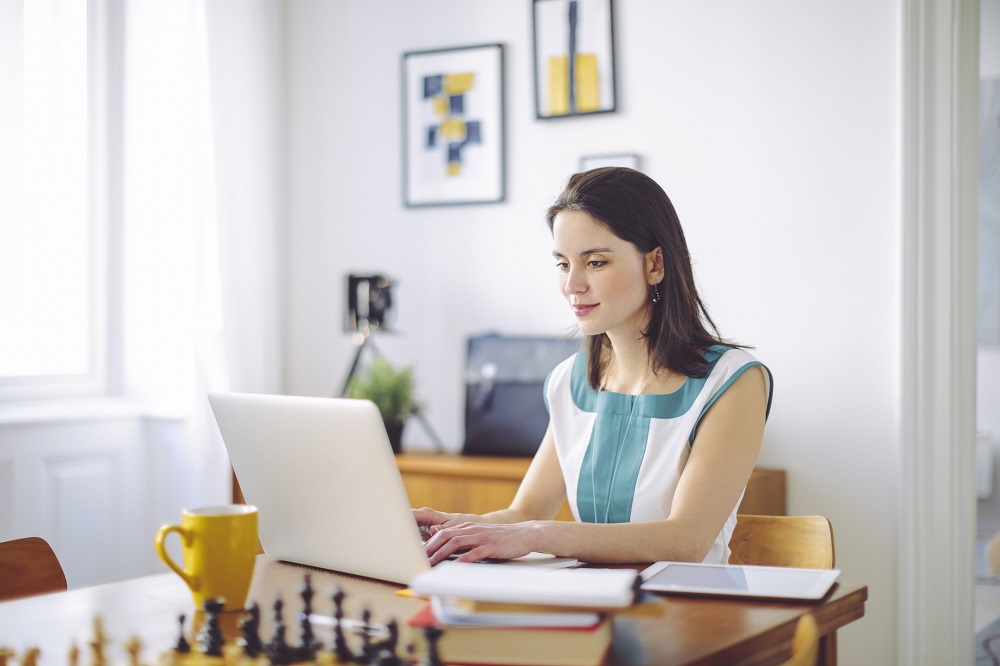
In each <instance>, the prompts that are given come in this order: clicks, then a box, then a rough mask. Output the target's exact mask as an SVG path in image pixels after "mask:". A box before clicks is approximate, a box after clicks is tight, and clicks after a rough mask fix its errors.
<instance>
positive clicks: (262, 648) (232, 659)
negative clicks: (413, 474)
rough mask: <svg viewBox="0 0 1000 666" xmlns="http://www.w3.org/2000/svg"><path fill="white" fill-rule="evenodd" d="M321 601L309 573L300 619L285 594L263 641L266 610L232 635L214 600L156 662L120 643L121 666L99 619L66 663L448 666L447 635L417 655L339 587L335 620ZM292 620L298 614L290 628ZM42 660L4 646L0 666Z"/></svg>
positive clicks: (136, 644) (436, 635) (254, 610)
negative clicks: (320, 607)
mask: <svg viewBox="0 0 1000 666" xmlns="http://www.w3.org/2000/svg"><path fill="white" fill-rule="evenodd" d="M314 596H315V591H314V589H313V586H312V578H311V576H310V574H309V573H308V572H307V573H305V574H304V576H303V581H302V585H301V586H300V587H299V589H298V598H299V599H300V604H299V608H298V610H297V613H293V612H292V611H294V610H295V609H286V608H285V603H284V601H283V599H282V598H281V596H280V594H279V595H277V596H276V597H275V600H274V602H273V604H272V605H271V607H270V613H271V618H272V622H271V623H270V626H271V629H270V630H269V631H268V632H267V635H262V631H261V609H260V606H259V605H258V604H257V603H253V604H251V605H250V606H249V607H247V608H246V609H245V610H244V612H243V613H242V614H241V615H240V617H239V618H238V622H237V633H238V635H236V636H226V634H225V632H224V630H223V627H222V622H221V621H220V617H221V616H222V609H223V600H221V599H212V600H208V601H206V602H205V606H204V609H203V612H200V613H198V614H197V616H198V626H196V627H195V626H191V625H192V622H189V620H188V618H187V616H186V615H184V614H181V615H179V616H178V617H177V640H176V643H175V644H174V646H173V648H172V649H170V650H167V651H165V652H162V653H161V654H159V655H156V656H155V658H154V659H153V660H152V661H150V660H148V659H146V656H145V655H143V644H142V640H141V638H140V637H139V636H132V637H130V638H129V639H128V640H126V641H125V642H123V643H122V644H121V647H122V648H123V649H124V651H125V654H127V660H126V662H124V663H121V664H115V663H114V660H113V659H111V658H110V657H109V649H108V647H109V645H110V644H111V643H112V639H111V638H110V637H109V636H108V635H107V634H106V632H105V630H104V625H103V622H102V621H101V618H100V616H95V617H94V619H93V629H92V635H91V637H90V638H89V640H87V641H86V644H85V645H83V646H79V645H77V644H74V645H73V646H72V648H71V649H70V651H69V653H68V654H67V655H66V662H65V663H66V664H67V666H292V665H294V664H319V666H333V665H334V664H367V665H371V666H403V665H404V664H405V665H419V666H441V659H440V657H439V655H438V650H437V644H438V641H439V640H440V637H441V634H442V631H441V630H440V629H436V628H432V627H428V628H426V629H424V632H423V637H424V643H423V644H422V648H423V649H422V650H421V653H420V654H418V652H417V647H416V646H415V645H414V644H413V643H412V642H410V643H408V644H407V645H405V646H402V645H400V632H399V623H398V621H397V620H396V619H395V618H392V619H390V620H389V621H388V622H386V623H383V624H380V623H376V622H373V620H372V613H371V611H370V609H368V608H363V609H362V611H361V614H360V618H347V617H345V615H344V601H345V599H346V597H347V593H346V592H345V591H344V590H343V588H342V587H340V586H337V587H335V588H334V590H333V592H332V593H331V594H330V596H329V602H330V604H331V607H332V610H333V612H332V615H329V616H326V615H316V614H314V612H313V600H314ZM227 615H230V614H227ZM290 615H294V618H293V620H292V621H291V622H289V616H290ZM192 621H194V618H192ZM318 622H319V623H322V624H323V625H324V626H326V628H327V629H328V631H327V633H330V634H331V637H330V638H329V639H328V640H327V641H324V640H322V639H320V638H319V637H318V635H317V631H316V627H315V626H314V625H316V624H317V623H318ZM39 657H40V650H39V649H38V648H36V647H28V648H26V649H24V650H22V651H21V652H20V653H17V652H15V651H14V650H12V649H10V648H6V647H3V646H2V645H0V666H37V664H38V659H39ZM50 663H51V662H50Z"/></svg>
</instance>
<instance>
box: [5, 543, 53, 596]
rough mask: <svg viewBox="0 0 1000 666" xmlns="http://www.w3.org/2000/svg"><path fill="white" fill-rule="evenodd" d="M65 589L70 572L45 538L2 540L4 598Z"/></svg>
mask: <svg viewBox="0 0 1000 666" xmlns="http://www.w3.org/2000/svg"><path fill="white" fill-rule="evenodd" d="M65 589H66V574H64V573H63V569H62V565H60V564H59V559H58V558H57V557H56V554H55V553H54V552H52V548H51V547H50V546H49V544H48V543H47V542H46V541H45V539H41V538H39V537H27V538H24V539H14V540H12V541H3V542H0V601H9V600H11V599H18V598H20V597H31V596H34V595H36V594H47V593H49V592H62V591H63V590H65Z"/></svg>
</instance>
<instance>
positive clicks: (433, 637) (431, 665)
mask: <svg viewBox="0 0 1000 666" xmlns="http://www.w3.org/2000/svg"><path fill="white" fill-rule="evenodd" d="M442 633H444V630H442V629H441V628H440V627H424V638H426V639H427V661H426V662H424V663H425V664H426V666H444V662H442V661H441V655H440V653H439V652H438V641H439V640H440V639H441V634H442Z"/></svg>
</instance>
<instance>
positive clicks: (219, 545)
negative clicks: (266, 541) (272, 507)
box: [156, 504, 257, 611]
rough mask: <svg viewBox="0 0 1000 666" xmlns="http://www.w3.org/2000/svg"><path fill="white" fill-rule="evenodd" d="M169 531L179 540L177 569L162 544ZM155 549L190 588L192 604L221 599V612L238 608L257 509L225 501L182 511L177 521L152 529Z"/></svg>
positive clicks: (252, 551)
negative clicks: (180, 561) (180, 558)
mask: <svg viewBox="0 0 1000 666" xmlns="http://www.w3.org/2000/svg"><path fill="white" fill-rule="evenodd" d="M171 532H177V534H178V535H179V536H180V538H181V546H182V548H183V553H184V568H183V569H182V568H181V567H180V566H178V565H177V563H176V562H174V560H173V559H171V557H170V555H169V554H168V553H167V550H166V546H165V544H164V541H165V540H166V538H167V535H168V534H170V533H171ZM156 553H157V554H158V555H159V556H160V559H161V560H163V561H164V562H165V563H166V565H167V566H168V567H170V568H171V569H173V570H174V572H175V573H176V574H177V575H178V576H180V577H181V578H183V579H184V582H185V583H187V586H188V587H189V588H191V594H192V595H193V596H194V604H195V608H197V609H201V608H203V607H204V604H205V600H206V599H218V598H222V599H224V600H225V610H227V611H233V610H240V609H242V608H243V605H244V604H245V603H246V600H247V593H248V592H249V591H250V581H251V579H252V578H253V567H254V561H255V560H256V558H257V507H255V506H247V505H245V504H230V505H226V506H212V507H205V508H200V509H184V511H183V512H182V513H181V524H180V525H164V526H163V527H161V528H160V529H159V530H157V532H156Z"/></svg>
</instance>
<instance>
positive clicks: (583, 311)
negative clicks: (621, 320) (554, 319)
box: [573, 303, 597, 317]
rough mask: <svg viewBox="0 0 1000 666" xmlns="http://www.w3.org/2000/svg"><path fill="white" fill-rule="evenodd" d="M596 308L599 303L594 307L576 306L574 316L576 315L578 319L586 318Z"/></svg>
mask: <svg viewBox="0 0 1000 666" xmlns="http://www.w3.org/2000/svg"><path fill="white" fill-rule="evenodd" d="M596 307H597V303H594V304H593V305H574V306H573V314H575V315H576V316H577V317H586V316H587V315H588V314H590V311H591V310H593V309H594V308H596Z"/></svg>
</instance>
